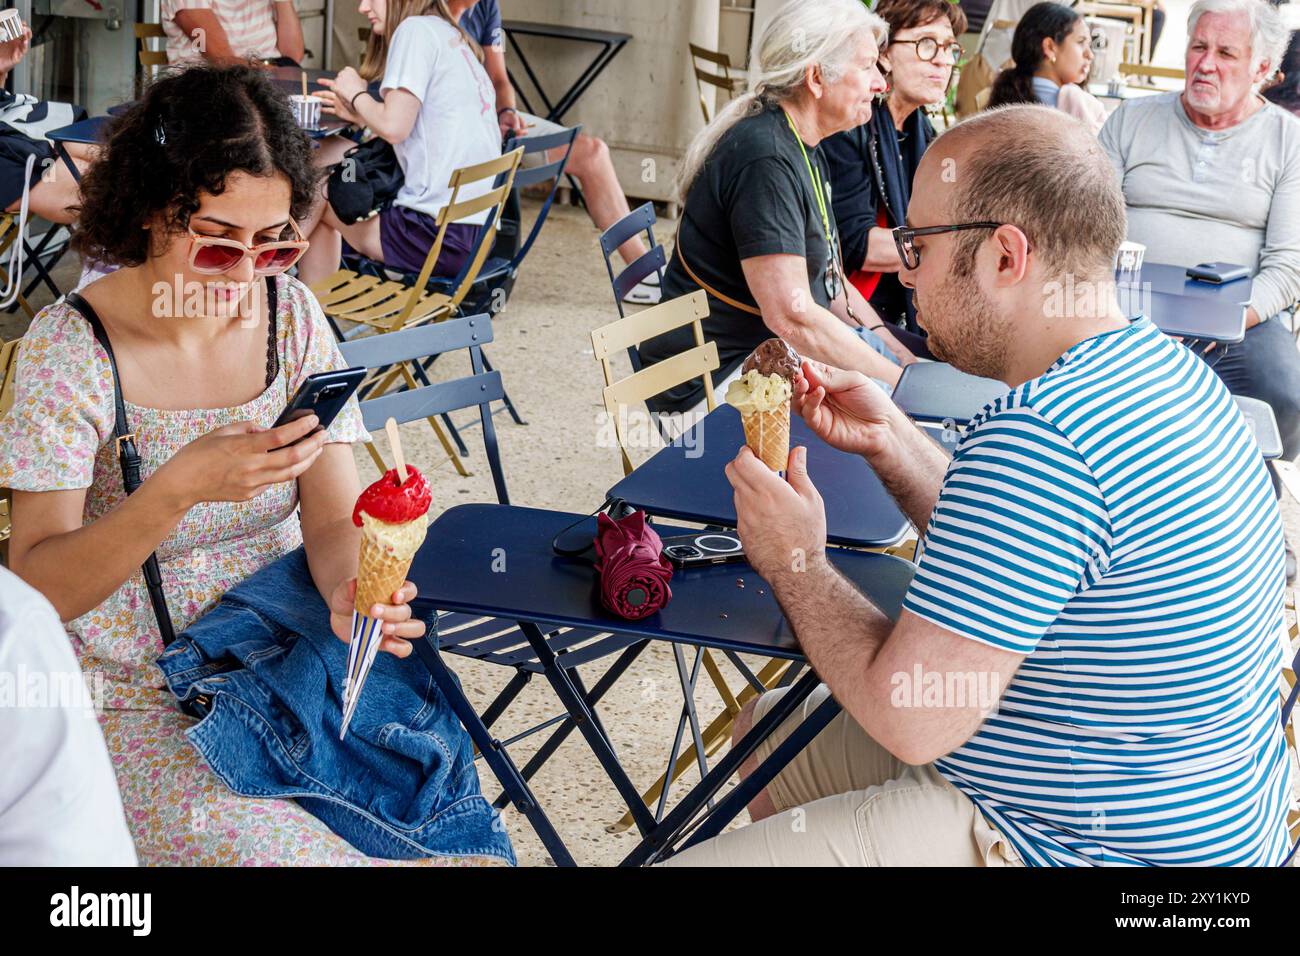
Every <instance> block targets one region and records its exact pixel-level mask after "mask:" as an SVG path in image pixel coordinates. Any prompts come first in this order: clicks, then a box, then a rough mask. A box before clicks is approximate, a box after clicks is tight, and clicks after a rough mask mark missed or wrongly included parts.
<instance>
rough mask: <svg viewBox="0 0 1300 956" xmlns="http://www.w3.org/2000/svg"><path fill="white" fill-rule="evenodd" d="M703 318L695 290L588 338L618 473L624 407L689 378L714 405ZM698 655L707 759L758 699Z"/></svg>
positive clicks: (682, 762) (658, 786)
mask: <svg viewBox="0 0 1300 956" xmlns="http://www.w3.org/2000/svg"><path fill="white" fill-rule="evenodd" d="M708 314H709V305H708V298H707V296H706V295H705V294H704V292H703V291H699V292H693V293H692V294H690V295H687V296H682V297H681V298H678V299H672V300H670V301H668V302H663V303H661V304H659V305H657V306H654V307H653V308H650V309H646V310H645V311H643V312H638V313H636V314H635V315H629V316H627V317H626V318H623V319H619V320H618V321H617V322H611V323H610V324H609V325H604V326H601V327H600V328H598V329H596V330H595V331H594V332H592V333H591V346H592V350H593V352H594V353H595V356H596V361H598V362H600V367H601V372H602V373H603V374H604V378H605V388H604V391H603V392H602V398H603V400H604V404H605V412H606V414H607V415H609V416H610V418H611V419H612V420H613V422H614V433H615V435H616V436H617V438H618V447H619V453H620V455H622V459H623V473H624V474H630V473H631V471H632V467H633V466H632V459H631V457H630V456H629V455H628V451H627V434H626V431H625V428H624V426H625V424H626V416H627V411H628V409H629V408H630V407H634V406H637V405H640V404H641V403H643V402H644V401H645V400H646V399H648V398H650V397H651V396H653V395H658V394H659V393H660V392H663V391H665V390H667V389H670V388H673V387H674V386H677V385H681V384H682V383H684V382H687V381H690V380H691V379H694V378H700V379H703V381H704V397H705V404H706V405H707V406H708V408H709V411H712V410H713V408H714V405H715V400H714V395H713V379H712V376H711V374H710V373H711V372H714V371H716V370H717V368H718V366H719V360H718V347H717V345H716V343H713V342H705V341H704V327H703V326H702V325H701V321H702V320H703V319H704V318H705V316H707V315H708ZM685 325H690V326H691V330H692V331H693V332H694V334H695V346H694V348H690V349H687V350H686V351H685V352H682V353H680V354H678V355H674V356H673V357H672V358H670V359H665V360H664V361H662V362H658V363H656V364H654V365H651V366H649V367H647V368H643V369H641V371H639V372H634V373H633V374H631V375H629V376H627V377H626V378H623V379H619V380H616V379H615V376H614V369H613V367H612V366H611V364H610V359H611V358H612V357H613V356H614V355H616V354H618V353H620V352H624V351H626V350H628V349H631V348H635V347H636V346H637V345H639V344H640V343H642V342H645V341H647V340H648V339H652V338H654V337H655V336H658V335H663V334H664V333H665V332H671V331H672V330H674V329H679V328H681V327H682V326H685ZM700 654H701V663H702V664H703V665H704V669H705V670H706V671H707V672H708V675H709V679H710V680H711V681H712V682H713V686H714V687H716V688H717V690H718V694H719V696H720V697H721V698H722V703H723V708H724V709H723V712H722V713H720V714H719V715H718V716H717V717H715V718H714V719H713V721H712V722H711V723H710V724H709V725H708V726H707V727H706V728H704V729H703V731H702V732H701V734H700V739H701V742H702V744H703V747H704V752H705V754H706V755H710V756H711V755H712V754H715V753H717V751H718V750H719V748H721V747H722V745H723V744H724V743H726V742H727V741H728V740H729V739H730V737H731V727H732V724H733V723H734V722H735V719H736V715H737V714H739V713H740V711H741V708H743V707H744V706H745V704H747V703H748V702H749V701H750V700H752V699H753V698H754V697H756V696H758V692H757V691H756V690H755V689H754V688H753V687H752V686H751V685H749V684H748V683H747V684H746V685H745V687H744V688H743V689H742V690H741V691H740V693H739V694H736V693H733V691H732V690H731V688H730V686H728V684H727V679H726V675H724V674H723V673H722V670H721V668H719V666H718V662H717V661H716V660H715V659H714V657H713V655H712V653H710V652H709V651H708V650H706V649H703V648H701V649H700ZM788 665H789V662H788V661H778V660H770V661H768V662H767V663H766V664H765V665H764V666H763V667H762V668H761V669H760V670H759V672H758V673H757V674H756V675H755V676H756V677H757V679H758V681H759V682H760V683H761V684H762V685H763V686H764V687H766V688H772V687H774V686H776V683H777V681H779V680H780V679H781V675H782V674H784V673H785V670H786V667H787V666H788ZM694 761H695V754H694V753H693V751H690V750H688V751H687V752H685V753H683V754H681V755H680V756H679V757H678V758H677V762H676V763H675V764H674V765H673V768H672V774H671V779H669V780H668V781H667V784H668V785H669V786H671V785H672V783H673V781H675V780H677V779H678V778H679V777H681V775H682V774H684V773H685V772H686V771H687V769H689V768H690V766H691V764H692V763H693V762H694ZM666 776H668V775H667V774H665V775H661V776H660V777H659V779H658V780H656V781H655V783H654V785H653V786H651V787H650V789H649V790H647V791H646V792H645V793H644V794H642V799H643V800H644V801H645V802H646V805H647V806H651V805H653V804H654V803H655V802H656V801H657V800H659V798H660V796H661V794H662V793H663V790H664V785H665V777H666ZM631 825H632V814H631V813H627V814H625V815H624V816H623V818H622V819H621V820H619V821H618V822H617V823H615V824H614V825H613V826H611V827H610V830H611V831H613V832H619V831H622V830H626V829H627V828H628V827H630V826H631Z"/></svg>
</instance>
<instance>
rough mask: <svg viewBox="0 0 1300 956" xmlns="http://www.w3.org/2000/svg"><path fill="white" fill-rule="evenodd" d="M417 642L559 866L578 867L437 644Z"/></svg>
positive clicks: (442, 688)
mask: <svg viewBox="0 0 1300 956" xmlns="http://www.w3.org/2000/svg"><path fill="white" fill-rule="evenodd" d="M412 643H413V644H414V645H415V653H416V654H417V655H418V656H419V658H420V660H421V661H423V662H424V666H425V667H427V668H428V670H429V674H430V676H432V677H433V682H434V683H435V684H437V685H438V689H439V690H440V691H442V695H443V697H445V698H446V699H447V702H448V703H449V704H450V705H451V708H452V710H453V711H455V713H456V716H457V718H459V720H460V722H461V724H462V725H463V726H464V727H465V730H466V731H468V732H469V735H470V739H472V740H473V741H474V744H475V746H477V747H478V749H479V753H481V754H482V755H483V760H484V761H485V762H486V763H487V765H488V766H489V767H490V768H491V769H492V772H493V773H494V774H496V777H497V779H498V780H499V781H500V782H501V785H502V786H503V787H504V788H505V790H506V792H507V793H509V794H510V799H511V801H512V802H513V803H514V805H515V807H516V808H517V809H518V810H519V812H520V813H522V814H523V815H524V818H525V819H526V820H528V822H529V823H530V824H531V825H532V827H533V830H534V831H535V832H536V833H537V836H538V838H539V839H540V840H541V841H542V846H544V847H545V848H546V852H547V853H549V854H550V855H551V859H552V860H554V861H555V865H556V866H577V862H576V861H575V860H574V859H573V854H571V853H570V852H569V848H568V847H566V846H565V845H564V841H563V840H562V839H560V835H559V833H557V832H556V830H555V827H554V826H553V825H552V824H551V821H550V819H549V818H548V817H547V816H546V811H545V810H543V809H542V807H541V804H539V803H538V802H537V798H536V797H534V796H533V793H532V791H531V790H530V789H529V788H528V783H527V781H525V780H524V779H523V778H522V777H521V776H520V775H519V770H518V769H517V768H516V767H515V764H514V761H513V760H511V759H510V755H509V754H508V753H506V751H505V749H504V748H503V747H502V746H501V743H500V741H498V740H496V739H494V738H493V737H492V734H491V733H490V732H489V731H488V729H487V728H486V727H485V726H483V722H482V721H481V720H479V716H478V714H477V713H475V711H474V708H473V707H472V706H470V703H469V701H468V700H467V699H466V697H465V694H464V691H462V690H461V688H460V685H459V684H458V683H457V682H456V679H455V677H454V676H453V675H452V673H451V671H449V670H448V669H447V665H446V664H445V663H444V662H443V660H442V655H441V654H439V653H438V649H437V647H436V646H435V645H434V642H433V640H432V639H430V638H429V637H424V638H421V639H420V640H417V641H413V642H412Z"/></svg>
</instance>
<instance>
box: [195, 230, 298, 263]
mask: <svg viewBox="0 0 1300 956" xmlns="http://www.w3.org/2000/svg"><path fill="white" fill-rule="evenodd" d="M289 225H290V226H291V227H292V228H293V234H294V236H296V237H297V238H295V239H281V240H279V241H276V242H262V243H259V244H257V245H255V246H246V245H244V244H243V243H242V242H237V241H235V240H234V239H222V238H220V237H218V236H204V235H200V234H199V233H197V232H195V231H194V230H193V229H190V268H191V269H193V270H194V271H195V272H198V273H201V274H203V275H221V274H222V273H225V272H229V271H230V270H231V269H233V268H235V267H236V266H238V265H239V264H240V263H242V262H243V261H244V260H245V259H247V258H248V257H249V256H252V257H253V272H254V273H256V274H257V275H259V276H273V275H279V274H280V273H281V272H284V271H285V270H286V269H288V268H290V267H291V266H292V265H293V264H294V263H295V262H297V261H298V260H299V259H301V258H302V256H303V253H305V252H306V251H307V247H308V245H309V243H308V242H307V240H306V239H304V238H303V235H302V230H300V229H299V228H298V224H297V223H296V222H294V221H293V220H292V219H290V220H289Z"/></svg>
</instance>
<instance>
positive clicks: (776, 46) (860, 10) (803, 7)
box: [677, 0, 889, 202]
mask: <svg viewBox="0 0 1300 956" xmlns="http://www.w3.org/2000/svg"><path fill="white" fill-rule="evenodd" d="M866 33H870V34H871V35H872V36H873V37H875V40H876V45H877V46H879V47H881V48H882V49H883V48H884V46H885V41H886V39H887V38H888V36H889V26H888V24H886V23H885V21H884V20H882V19H881V18H880V17H878V16H876V15H875V14H874V13H872V12H871V11H870V10H868V9H867V6H866V4H865V3H863V2H862V0H790V2H789V3H787V4H786V5H785V6H783V7H781V9H779V10H778V11H777V12H776V14H775V15H774V16H773V17H772V19H771V20H770V21H769V22H768V24H767V27H766V28H764V30H763V34H762V36H761V37H759V41H758V48H757V53H756V59H757V62H756V63H755V64H754V65H753V67H752V68H751V70H750V89H749V91H748V92H746V93H743V94H742V95H740V96H738V97H736V99H734V100H732V101H731V102H730V103H728V104H727V105H726V107H724V108H723V109H721V110H719V111H718V115H717V116H715V117H713V121H712V122H711V123H709V124H708V125H707V126H705V127H704V129H702V130H700V132H699V133H697V134H696V136H695V139H693V140H692V141H691V145H690V146H689V147H687V149H686V156H685V158H684V159H683V160H682V165H681V168H680V169H679V171H678V173H677V193H678V197H679V198H680V199H681V201H682V202H685V201H686V193H687V191H688V190H689V189H690V188H691V183H693V182H694V181H695V177H696V176H698V175H699V173H700V170H701V169H702V168H703V167H704V163H705V160H707V159H708V158H709V154H710V153H712V152H713V148H714V147H715V146H717V145H718V140H720V139H721V138H722V136H723V134H724V133H726V132H727V130H729V129H731V127H733V126H735V125H736V124H737V123H739V122H740V121H741V120H742V119H745V118H746V117H749V116H755V115H757V114H758V113H761V112H762V111H763V110H764V109H766V108H767V107H768V106H770V105H772V104H774V103H781V102H784V101H785V100H788V99H790V98H791V97H793V96H794V95H795V94H796V93H798V91H799V90H800V89H802V88H803V84H804V77H805V75H806V74H807V72H808V67H810V66H820V67H821V69H822V76H824V77H825V79H826V82H827V83H835V82H836V81H837V80H839V78H840V77H841V76H843V75H844V70H845V68H846V67H847V65H848V63H849V60H850V59H851V58H852V56H853V52H854V49H855V47H856V46H857V44H858V42H859V41H860V40H861V38H862V36H863V34H866Z"/></svg>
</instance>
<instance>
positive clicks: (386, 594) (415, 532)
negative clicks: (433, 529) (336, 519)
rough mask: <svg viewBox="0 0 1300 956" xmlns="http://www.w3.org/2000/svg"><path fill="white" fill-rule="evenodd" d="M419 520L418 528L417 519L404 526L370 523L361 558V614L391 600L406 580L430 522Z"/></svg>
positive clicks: (358, 601)
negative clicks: (416, 525)
mask: <svg viewBox="0 0 1300 956" xmlns="http://www.w3.org/2000/svg"><path fill="white" fill-rule="evenodd" d="M367 517H368V516H367ZM417 520H418V522H419V525H418V528H417V527H414V525H415V522H408V523H407V524H404V525H383V524H381V523H380V522H376V521H367V522H366V524H365V529H364V531H363V534H362V537H361V553H360V556H359V557H358V559H357V596H356V599H355V601H354V602H353V607H355V608H356V610H357V613H359V614H362V615H369V613H370V608H371V607H372V606H374V605H375V604H389V603H391V602H392V600H393V592H394V591H396V590H397V589H398V588H400V587H401V586H402V584H403V583H404V582H405V581H406V573H407V572H408V571H409V570H410V569H411V561H412V560H414V558H415V552H416V551H418V550H419V549H420V545H421V544H422V543H423V542H424V532H425V529H426V528H427V525H428V522H427V519H426V518H425V517H424V516H421V517H420V518H419V519H417Z"/></svg>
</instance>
